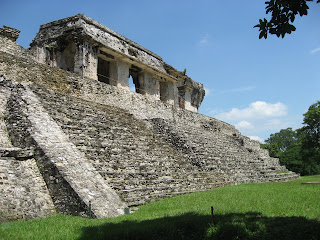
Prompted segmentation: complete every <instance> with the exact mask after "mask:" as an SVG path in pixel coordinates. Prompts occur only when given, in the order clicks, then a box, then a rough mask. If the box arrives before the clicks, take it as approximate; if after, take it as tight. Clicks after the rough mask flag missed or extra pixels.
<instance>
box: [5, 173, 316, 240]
mask: <svg viewBox="0 0 320 240" xmlns="http://www.w3.org/2000/svg"><path fill="white" fill-rule="evenodd" d="M303 182H320V175H318V176H308V177H301V178H299V179H297V180H293V181H290V182H286V183H259V184H243V185H238V186H228V187H224V188H219V189H213V190H211V191H207V192H200V193H193V194H187V195H182V196H178V197H174V198H170V199H164V200H161V201H158V202H153V203H149V204H146V205H144V206H141V207H140V209H139V210H138V211H136V212H135V213H133V214H131V215H126V216H120V217H116V218H112V219H86V218H81V217H72V216H66V215H55V216H51V217H48V218H45V219H37V220H30V221H19V222H10V223H2V224H0V239H10V240H12V239H119V240H120V239H121V240H126V239H128V240H129V239H130V240H134V239H141V240H144V239H145V240H150V239H157V240H161V239H174V240H177V239H197V240H198V239H259V240H260V239H281V240H282V239H290V240H292V239H303V240H307V239H314V240H316V239H320V184H302V183H303ZM211 206H213V208H214V215H213V218H212V216H211Z"/></svg>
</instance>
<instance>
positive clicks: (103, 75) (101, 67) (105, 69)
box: [98, 57, 110, 84]
mask: <svg viewBox="0 0 320 240" xmlns="http://www.w3.org/2000/svg"><path fill="white" fill-rule="evenodd" d="M109 67H110V63H109V62H108V61H106V60H104V59H102V58H100V57H99V58H98V80H99V81H100V82H104V83H107V84H110V74H109Z"/></svg>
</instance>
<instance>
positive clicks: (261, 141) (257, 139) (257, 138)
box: [248, 136, 264, 143]
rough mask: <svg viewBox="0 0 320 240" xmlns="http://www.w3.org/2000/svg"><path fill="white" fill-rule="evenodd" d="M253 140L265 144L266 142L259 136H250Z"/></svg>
mask: <svg viewBox="0 0 320 240" xmlns="http://www.w3.org/2000/svg"><path fill="white" fill-rule="evenodd" d="M248 137H249V138H250V139H251V140H256V141H258V142H260V143H263V142H264V139H262V138H261V137H259V136H248Z"/></svg>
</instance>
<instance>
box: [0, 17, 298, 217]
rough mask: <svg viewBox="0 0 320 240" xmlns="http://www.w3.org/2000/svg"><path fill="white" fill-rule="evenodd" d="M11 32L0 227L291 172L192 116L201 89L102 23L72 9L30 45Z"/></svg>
mask: <svg viewBox="0 0 320 240" xmlns="http://www.w3.org/2000/svg"><path fill="white" fill-rule="evenodd" d="M19 33H20V31H19V30H17V29H13V28H11V27H8V26H4V27H3V28H0V74H1V76H0V193H1V198H0V212H1V215H0V220H1V218H5V219H9V220H16V219H32V218H37V217H45V216H48V215H51V214H55V213H65V214H71V215H79V216H92V215H93V217H96V218H104V217H113V216H118V215H121V214H125V213H129V212H130V211H134V210H135V209H137V207H138V206H140V205H142V204H144V203H147V202H150V201H155V200H158V199H162V198H167V197H171V196H175V195H179V194H186V193H192V192H197V191H205V190H210V189H213V188H217V187H222V186H226V185H232V184H241V183H251V182H278V181H288V180H290V179H294V178H297V177H299V176H298V175H297V174H296V173H293V172H290V171H288V170H287V169H286V167H285V166H281V165H280V164H279V160H278V159H275V158H271V157H270V156H269V153H268V151H267V150H264V149H261V148H260V144H259V142H257V141H253V140H250V139H249V138H248V137H245V136H242V135H241V134H240V132H239V131H238V130H237V129H235V127H234V126H232V125H230V124H227V123H225V122H222V121H220V120H217V119H215V118H212V117H208V116H205V115H202V114H199V113H198V109H199V107H200V105H201V103H202V101H203V98H204V96H205V91H204V88H203V85H202V84H201V83H198V82H196V81H194V80H193V79H191V78H190V77H188V76H187V75H186V73H185V72H181V71H178V70H176V69H175V68H174V67H172V66H170V65H169V64H167V63H166V62H164V61H163V59H162V58H161V57H160V56H159V55H157V54H155V53H153V52H151V51H149V50H148V49H145V48H144V47H142V46H140V45H139V44H137V43H135V42H133V41H131V40H130V39H127V38H126V37H124V36H122V35H120V34H118V33H116V32H115V31H113V30H111V29H109V28H108V27H106V26H104V25H102V24H101V23H98V22H96V21H95V20H93V19H91V18H89V17H87V16H85V15H83V14H77V15H75V16H72V17H68V18H65V19H61V20H57V21H54V22H51V23H47V24H44V25H41V26H40V30H39V32H38V34H37V35H36V36H35V38H34V39H33V41H32V42H31V44H30V48H29V49H25V48H23V47H22V46H20V45H19V44H17V43H16V39H17V38H18V36H19ZM129 78H130V79H132V81H133V84H134V86H135V92H132V91H130V89H129Z"/></svg>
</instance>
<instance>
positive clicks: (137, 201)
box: [33, 87, 226, 206]
mask: <svg viewBox="0 0 320 240" xmlns="http://www.w3.org/2000/svg"><path fill="white" fill-rule="evenodd" d="M33 90H34V91H35V92H36V93H37V95H38V96H39V97H40V98H41V99H42V105H43V106H44V107H45V108H46V109H47V111H49V112H50V113H51V115H52V117H53V118H54V120H55V121H56V122H57V123H58V124H59V125H60V126H61V128H62V129H63V130H64V132H65V133H66V134H67V135H69V138H70V139H71V141H72V142H73V143H74V144H75V145H76V146H77V147H78V149H80V150H81V151H82V152H84V153H85V154H86V157H87V158H88V159H90V161H91V162H92V164H93V166H94V167H95V168H96V169H97V170H98V171H99V173H100V174H101V175H102V176H103V177H104V178H105V179H106V180H107V182H108V184H109V185H110V186H112V187H113V188H114V189H115V190H117V191H118V192H119V193H120V196H121V197H122V198H123V199H124V200H125V201H126V202H127V203H128V204H129V206H133V205H141V204H143V203H145V202H148V201H152V200H155V199H158V198H163V197H169V196H173V195H177V194H182V193H189V192H194V191H201V190H206V189H211V188H214V187H218V186H222V185H225V184H226V176H224V175H223V174H221V173H218V171H214V170H212V169H210V171H203V169H200V168H199V167H197V166H195V165H193V164H191V162H190V161H188V159H187V158H186V157H184V156H183V154H181V153H180V152H179V151H177V150H176V149H175V148H174V147H173V146H170V145H169V144H167V143H166V142H165V141H163V140H162V139H161V138H159V137H157V136H156V135H154V134H153V132H152V131H151V130H150V129H148V127H147V126H146V124H145V123H144V122H143V121H141V120H138V119H136V118H134V117H133V116H132V114H129V113H128V112H126V111H124V110H122V109H119V108H115V107H109V106H107V105H101V104H97V103H94V102H89V101H85V100H82V99H79V98H74V97H70V96H65V95H60V94H56V93H53V92H52V91H47V90H44V89H41V88H39V87H33Z"/></svg>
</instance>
